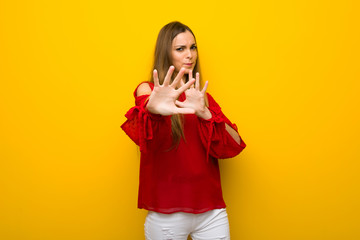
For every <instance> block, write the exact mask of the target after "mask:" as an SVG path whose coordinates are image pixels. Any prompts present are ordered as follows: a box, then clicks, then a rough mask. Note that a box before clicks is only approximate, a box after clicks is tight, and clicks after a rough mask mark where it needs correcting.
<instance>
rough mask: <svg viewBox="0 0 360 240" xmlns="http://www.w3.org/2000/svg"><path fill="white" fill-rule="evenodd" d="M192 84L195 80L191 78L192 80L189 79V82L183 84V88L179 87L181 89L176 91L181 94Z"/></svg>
mask: <svg viewBox="0 0 360 240" xmlns="http://www.w3.org/2000/svg"><path fill="white" fill-rule="evenodd" d="M194 82H195V79H194V78H193V79H189V81H188V82H187V83H185V84H184V85H183V86H181V87H180V88H179V89H178V91H179V93H182V92H183V91H185V90H186V89H188V88H189V87H190V86H191V84H194Z"/></svg>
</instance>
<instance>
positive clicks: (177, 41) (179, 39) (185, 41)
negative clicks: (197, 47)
mask: <svg viewBox="0 0 360 240" xmlns="http://www.w3.org/2000/svg"><path fill="white" fill-rule="evenodd" d="M194 43H195V39H194V36H193V35H192V34H191V32H189V31H185V32H182V33H179V34H178V35H176V37H175V38H174V39H173V41H172V45H173V46H176V45H192V44H194Z"/></svg>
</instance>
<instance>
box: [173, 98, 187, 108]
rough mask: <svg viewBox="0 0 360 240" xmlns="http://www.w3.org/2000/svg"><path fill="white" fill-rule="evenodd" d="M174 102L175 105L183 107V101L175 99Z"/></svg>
mask: <svg viewBox="0 0 360 240" xmlns="http://www.w3.org/2000/svg"><path fill="white" fill-rule="evenodd" d="M175 104H176V106H178V107H182V108H183V107H185V104H184V102H180V101H178V100H176V101H175Z"/></svg>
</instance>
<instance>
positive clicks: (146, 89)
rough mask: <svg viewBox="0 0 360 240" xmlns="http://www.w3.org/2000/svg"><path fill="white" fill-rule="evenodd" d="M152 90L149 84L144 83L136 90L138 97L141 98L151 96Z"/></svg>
mask: <svg viewBox="0 0 360 240" xmlns="http://www.w3.org/2000/svg"><path fill="white" fill-rule="evenodd" d="M151 91H152V90H151V88H150V86H149V84H148V83H146V82H144V83H142V84H140V85H139V87H138V88H137V90H136V96H138V97H139V96H141V95H150V94H151Z"/></svg>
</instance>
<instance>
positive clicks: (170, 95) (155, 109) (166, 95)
mask: <svg viewBox="0 0 360 240" xmlns="http://www.w3.org/2000/svg"><path fill="white" fill-rule="evenodd" d="M174 69H175V68H174V66H171V67H170V68H169V70H168V72H167V73H166V76H165V79H164V82H163V84H162V85H160V83H159V78H158V73H157V71H156V70H154V73H153V77H154V89H153V91H152V92H151V94H150V97H149V102H148V104H147V109H148V111H150V112H151V113H154V114H160V115H163V116H168V115H173V114H194V113H195V110H194V109H193V108H188V107H178V106H176V105H175V101H176V100H177V99H178V97H179V96H180V94H181V93H182V92H184V91H185V90H186V89H188V88H189V87H190V86H191V84H193V83H194V82H195V79H191V81H188V82H187V83H186V84H183V85H182V86H181V87H180V88H178V89H176V86H177V85H178V83H179V81H180V80H181V78H182V77H183V76H184V72H185V69H183V68H182V69H181V70H180V71H179V73H178V74H177V76H176V77H175V79H174V81H173V82H172V83H171V84H170V79H171V75H172V74H173V72H174Z"/></svg>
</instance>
